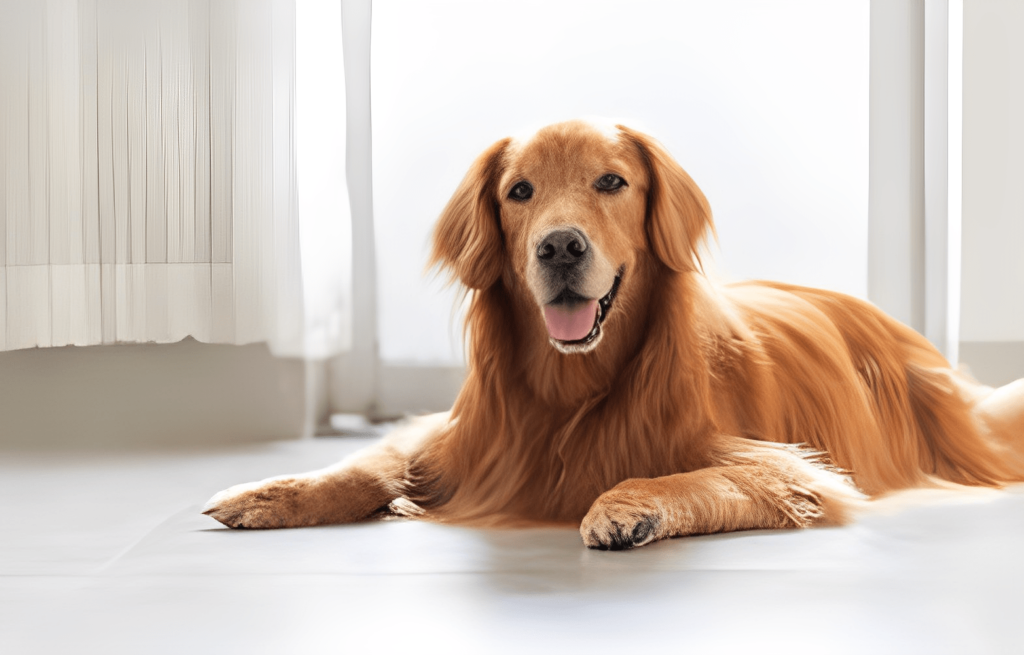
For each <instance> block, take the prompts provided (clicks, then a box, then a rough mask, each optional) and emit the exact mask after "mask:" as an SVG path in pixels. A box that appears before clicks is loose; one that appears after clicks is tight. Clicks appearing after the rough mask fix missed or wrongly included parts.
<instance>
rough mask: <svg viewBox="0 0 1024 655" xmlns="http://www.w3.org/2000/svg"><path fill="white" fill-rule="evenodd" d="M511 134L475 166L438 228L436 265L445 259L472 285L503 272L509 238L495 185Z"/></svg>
mask: <svg viewBox="0 0 1024 655" xmlns="http://www.w3.org/2000/svg"><path fill="white" fill-rule="evenodd" d="M510 141H511V139H502V140H501V141H498V142H497V143H495V144H494V145H492V146H491V147H490V148H488V149H487V150H486V151H484V153H483V154H482V155H480V156H479V157H477V159H476V161H475V162H473V165H472V166H471V167H470V169H469V172H468V173H466V177H465V178H463V180H462V184H460V185H459V188H458V189H456V190H455V194H454V195H453V196H452V198H451V200H449V201H448V205H447V206H446V207H445V208H444V211H443V212H441V218H440V219H438V221H437V227H435V228H434V246H433V249H432V251H431V254H430V266H434V265H437V264H440V265H441V266H442V267H444V268H447V269H449V270H450V271H451V272H452V274H453V276H455V277H458V278H459V279H460V280H462V283H463V284H465V285H466V286H467V287H469V288H471V289H486V288H488V287H489V286H491V285H492V284H494V283H495V282H497V280H498V278H499V277H500V276H501V269H502V266H503V263H504V252H503V250H504V244H503V239H502V234H501V221H500V218H499V216H498V206H497V205H498V196H497V191H496V189H495V186H496V185H497V183H498V176H499V175H500V174H501V164H502V156H503V155H504V153H505V148H506V146H508V144H509V142H510Z"/></svg>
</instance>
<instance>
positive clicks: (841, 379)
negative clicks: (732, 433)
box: [719, 282, 1024, 494]
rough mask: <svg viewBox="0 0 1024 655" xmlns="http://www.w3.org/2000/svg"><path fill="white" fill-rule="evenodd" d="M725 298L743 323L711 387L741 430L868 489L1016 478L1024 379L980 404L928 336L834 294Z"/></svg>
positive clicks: (733, 290)
mask: <svg viewBox="0 0 1024 655" xmlns="http://www.w3.org/2000/svg"><path fill="white" fill-rule="evenodd" d="M725 297H726V298H728V299H729V300H731V301H732V303H733V304H734V306H735V308H736V311H737V313H738V314H739V315H740V316H741V318H742V322H743V324H745V326H746V329H748V330H749V333H748V334H746V335H737V336H738V337H741V338H740V339H739V345H738V346H737V345H736V344H733V346H732V349H733V350H736V349H737V348H739V354H741V356H738V357H735V358H733V359H732V360H731V361H729V362H728V363H727V364H726V365H725V368H726V371H725V375H724V376H723V378H724V380H725V383H724V384H721V385H720V391H719V393H721V394H722V395H723V396H727V397H728V396H730V395H731V396H732V398H731V401H732V402H731V407H732V408H734V409H733V410H732V413H733V415H734V416H735V417H736V423H735V427H736V428H737V429H738V430H739V431H740V433H741V434H743V435H744V436H752V437H756V438H760V439H766V440H770V441H782V442H788V443H807V444H809V445H811V446H813V447H814V448H817V449H820V450H822V451H826V452H828V453H829V454H830V455H831V457H832V459H833V461H834V462H835V463H836V464H837V465H838V466H840V467H842V468H844V469H847V470H849V471H850V472H851V473H853V475H854V478H855V480H856V481H857V484H858V486H859V487H860V488H861V489H863V490H864V491H866V492H868V493H872V494H877V493H882V492H885V491H890V490H893V489H900V488H905V487H911V486H919V485H921V484H924V483H926V482H927V481H928V478H929V476H934V477H937V478H941V479H944V480H948V481H951V482H955V483H961V484H975V485H978V484H980V485H988V486H994V485H998V484H1000V483H1004V482H1011V481H1019V480H1024V454H1022V453H1024V385H1019V389H1018V391H1017V393H1016V394H1012V393H1011V394H1006V393H1005V392H1004V393H1003V395H1009V396H1010V397H1008V398H1001V403H1000V405H999V407H998V408H995V407H989V405H991V403H987V402H986V401H987V400H988V398H989V396H990V395H991V392H992V390H991V389H988V388H986V387H983V386H981V385H978V384H977V383H975V382H973V380H970V379H969V378H968V377H967V376H965V375H964V374H963V373H960V372H958V371H954V370H952V369H950V367H949V365H948V363H947V362H946V360H945V359H944V358H943V357H942V355H941V354H940V353H939V352H938V351H937V350H936V349H935V348H934V347H933V346H932V345H931V343H929V342H928V340H927V339H925V338H924V337H922V336H921V335H919V334H918V333H916V332H914V331H913V330H911V329H910V328H908V327H907V326H905V325H903V324H902V323H900V322H898V321H896V320H894V319H892V318H891V317H889V316H887V315H886V314H884V313H883V312H882V311H880V310H879V309H878V308H876V307H875V306H874V305H871V304H870V303H867V302H864V301H861V300H858V299H856V298H852V297H850V296H846V295H844V294H841V293H836V292H832V291H825V290H821V289H812V288H805V287H799V286H794V285H787V284H781V283H775V282H748V283H742V284H737V285H732V286H730V287H727V288H726V289H725ZM742 337H745V338H742ZM736 408H738V409H736ZM997 409H998V410H999V411H996V410H997ZM727 411H728V410H727ZM997 419H998V420H997Z"/></svg>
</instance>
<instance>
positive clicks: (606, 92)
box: [372, 0, 869, 364]
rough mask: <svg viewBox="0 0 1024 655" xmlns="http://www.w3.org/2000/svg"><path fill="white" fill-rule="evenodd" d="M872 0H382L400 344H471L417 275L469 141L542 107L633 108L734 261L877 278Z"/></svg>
mask: <svg viewBox="0 0 1024 655" xmlns="http://www.w3.org/2000/svg"><path fill="white" fill-rule="evenodd" d="M868 11H869V3H868V2H867V1H866V0H832V1H830V2H820V1H817V0H776V1H773V2H760V1H758V0H728V1H722V0H716V1H715V2H710V1H707V0H705V1H692V0H688V1H685V2H684V1H679V0H676V1H674V2H631V3H629V4H623V3H621V2H593V1H589V2H582V1H573V2H557V3H555V2H543V1H540V2H537V1H521V0H517V1H514V2H487V3H479V2H440V1H433V2H429V3H424V2H416V1H415V0H390V1H389V2H376V3H374V6H373V46H372V47H373V53H372V66H373V70H372V88H373V156H374V164H373V180H374V214H375V227H376V235H377V262H378V289H379V295H380V298H379V307H380V347H381V356H382V358H383V359H384V360H385V361H386V362H403V363H421V364H445V363H455V362H458V361H460V360H461V344H460V338H459V325H458V320H457V318H456V312H455V310H454V308H453V303H454V297H455V296H454V294H453V293H452V292H443V291H442V290H441V289H440V285H439V284H438V283H437V282H436V281H430V280H428V279H426V278H424V277H423V276H422V275H421V272H422V269H423V266H424V263H425V261H426V256H427V252H428V243H429V234H430V229H431V227H432V225H433V221H434V220H435V218H436V217H437V215H438V213H439V212H440V210H441V208H442V207H443V206H444V204H445V202H446V201H447V199H448V197H449V195H450V194H451V192H452V191H453V190H454V189H455V187H456V185H457V184H458V182H459V180H460V179H461V178H462V175H463V174H464V172H465V170H466V169H467V167H468V166H469V164H470V162H471V161H472V160H473V158H474V157H475V156H476V155H477V154H478V153H479V152H480V151H481V150H483V148H485V147H486V146H487V145H489V144H490V143H492V142H493V141H495V140H497V139H499V138H501V137H503V136H506V135H508V134H510V133H516V132H519V131H520V130H521V129H522V128H524V127H527V126H531V125H542V124H545V123H548V122H552V121H556V120H562V119H566V118H571V117H577V116H587V115H591V116H609V117H620V118H622V119H623V120H624V121H625V122H627V123H629V124H631V125H633V126H636V127H638V128H640V129H643V130H645V131H647V132H649V133H651V134H653V135H654V136H655V137H657V138H658V139H660V140H661V141H662V142H663V143H664V144H665V145H666V146H667V147H668V149H669V150H670V151H671V152H672V153H673V155H675V157H676V158H677V159H678V160H679V161H680V163H681V164H682V165H683V167H684V168H686V169H687V170H688V171H689V172H690V174H691V175H692V176H693V177H694V179H695V180H696V181H697V182H698V184H700V185H701V187H702V188H703V189H704V191H705V193H706V194H707V196H708V198H709V200H710V202H711V206H712V208H713V210H714V213H715V220H716V223H717V227H718V234H719V243H720V246H721V248H720V251H719V248H717V247H715V246H713V255H712V258H711V259H712V261H711V262H710V267H709V268H710V269H711V271H712V273H713V274H715V275H718V276H721V277H724V278H726V279H741V278H768V279H777V280H785V281H790V282H796V283H802V284H808V285H814V286H820V287H827V288H832V289H837V290H839V291H844V292H847V293H851V294H854V295H857V296H860V297H865V296H866V292H867V265H868V257H867V200H868V184H867V181H868V169H867V162H868V63H869V62H868V47H869V31H868V29H869V14H868Z"/></svg>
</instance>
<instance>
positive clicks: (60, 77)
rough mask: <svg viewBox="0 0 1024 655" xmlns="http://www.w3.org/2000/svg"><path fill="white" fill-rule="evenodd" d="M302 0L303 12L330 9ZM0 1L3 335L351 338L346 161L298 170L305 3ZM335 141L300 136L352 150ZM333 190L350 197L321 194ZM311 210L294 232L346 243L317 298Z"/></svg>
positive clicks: (320, 348)
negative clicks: (303, 248) (307, 289)
mask: <svg viewBox="0 0 1024 655" xmlns="http://www.w3.org/2000/svg"><path fill="white" fill-rule="evenodd" d="M308 4H309V6H311V7H314V11H312V13H311V12H310V11H307V10H304V15H305V16H306V18H305V20H306V21H307V22H308V21H309V20H314V21H322V20H323V16H324V15H327V16H330V15H331V11H330V9H331V5H330V4H327V3H308ZM333 4H334V5H336V4H337V2H334V3H333ZM304 6H305V4H304ZM325 9H326V10H327V13H326V14H324V11H325ZM317 12H319V13H317ZM300 13H303V12H300ZM333 14H334V16H335V17H336V20H335V23H334V25H335V28H336V29H335V32H334V36H335V37H336V45H337V51H338V52H339V53H340V39H341V29H340V16H339V15H338V9H337V8H336V7H335V8H334V9H333ZM0 15H2V17H3V18H2V21H0V300H2V302H0V312H2V314H0V324H2V325H3V326H5V329H2V330H0V349H4V350H10V349H16V348H27V347H33V346H61V345H68V344H75V345H92V344H106V343H119V342H172V341H178V340H180V339H182V338H184V337H186V336H193V337H195V338H196V339H198V340H200V341H205V342H217V343H238V344H240V343H249V342H256V341H267V342H269V344H270V346H271V349H272V350H273V351H274V352H275V354H279V355H291V356H300V355H305V354H309V352H310V351H311V350H312V351H315V352H314V354H316V355H317V356H323V355H326V354H331V353H333V352H337V351H338V350H340V349H342V348H344V347H345V345H346V339H347V336H346V325H347V321H346V316H345V305H344V303H345V302H346V300H347V294H346V293H345V292H344V291H343V290H342V289H341V287H342V286H344V285H345V284H347V283H348V279H347V277H346V273H345V270H346V269H345V265H344V262H345V261H347V258H348V252H347V251H346V250H344V248H345V247H347V243H346V242H345V239H344V235H347V225H348V208H347V200H346V196H344V189H343V185H344V174H343V170H341V171H340V173H339V172H338V171H339V169H337V168H335V169H332V170H334V172H335V174H337V175H338V177H337V178H335V179H334V180H333V185H331V184H330V181H328V182H326V183H325V181H324V180H322V179H321V180H317V179H315V178H312V179H311V180H310V181H309V182H308V184H307V183H306V182H305V181H300V180H299V179H298V171H299V169H300V168H301V167H300V166H299V164H298V163H297V159H296V150H297V147H300V146H301V144H298V145H297V141H296V134H295V133H296V128H295V126H296V121H297V115H302V114H303V111H302V108H301V107H299V108H297V107H296V93H297V92H296V5H295V3H294V2H291V1H285V0H244V1H243V0H237V1H232V0H188V1H182V2H175V1H171V0H47V1H46V2H42V1H40V2H22V1H19V0H0ZM300 51H301V48H300ZM304 56H306V57H307V58H308V55H304ZM339 71H340V62H339ZM340 75H341V73H340V72H339V73H338V77H336V78H334V79H327V80H324V81H323V82H322V84H323V85H324V86H325V87H327V88H338V87H341V86H342V85H343V80H342V79H341V78H340ZM299 95H300V96H301V95H302V94H301V93H300V94H299ZM336 95H337V94H336ZM311 97H312V98H313V99H314V100H315V99H316V98H315V96H311ZM340 98H341V102H340V111H341V112H342V114H341V116H340V123H341V125H344V113H343V112H344V95H343V90H342V92H341V96H340ZM336 100H337V98H335V101H336ZM328 137H330V138H328V139H325V140H321V141H320V142H319V143H315V144H314V145H313V146H308V147H307V148H306V150H307V151H310V152H313V151H317V150H319V151H320V152H325V151H326V152H329V151H330V149H331V148H340V152H341V155H340V156H339V157H340V158H342V159H340V161H343V153H344V135H343V134H342V135H341V136H340V143H339V137H338V135H337V134H334V135H328ZM306 141H307V142H309V141H310V139H308V138H307V139H306ZM339 157H336V159H338V158H339ZM314 168H315V167H314ZM325 184H327V186H333V187H334V188H335V189H337V187H341V191H337V190H335V191H334V192H332V193H333V195H332V194H331V193H328V196H330V198H329V200H330V201H323V199H322V198H321V199H320V200H317V198H318V195H317V192H316V189H318V188H322V187H323V186H324V185H325ZM304 186H308V188H309V196H310V198H311V199H312V200H311V201H307V202H302V203H300V198H299V195H298V193H299V189H300V187H304ZM339 194H340V196H339ZM322 195H323V194H321V196H322ZM331 198H333V200H331ZM339 198H340V199H339ZM300 205H301V208H302V211H303V212H304V213H308V214H309V215H310V221H309V225H308V231H309V233H310V234H309V235H306V237H307V238H304V239H303V243H305V242H306V241H309V240H310V238H309V237H312V239H311V240H312V241H313V242H315V241H316V240H317V237H318V236H319V237H321V238H322V237H323V236H324V234H325V230H326V233H327V234H333V235H335V237H336V238H339V239H340V241H341V243H339V244H338V246H339V248H338V261H337V262H334V264H333V269H332V270H331V271H330V272H329V273H328V278H329V280H330V284H328V285H324V284H320V285H319V287H315V285H314V287H315V288H316V289H317V290H318V291H317V293H316V294H314V295H313V296H309V295H307V296H306V297H304V290H303V283H302V279H303V264H302V262H301V260H300V224H299V212H300ZM325 226H327V227H325ZM306 229H307V225H306V223H305V222H304V223H303V230H306ZM339 234H340V235H342V237H338V235H339ZM306 273H307V275H309V274H314V275H316V274H318V273H317V271H316V270H312V269H307V270H306ZM305 306H309V310H310V311H306V309H307V308H306V307H305ZM314 324H315V325H316V328H315V329H314V328H313V327H311V326H313V325H314Z"/></svg>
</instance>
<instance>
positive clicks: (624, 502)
mask: <svg viewBox="0 0 1024 655" xmlns="http://www.w3.org/2000/svg"><path fill="white" fill-rule="evenodd" d="M630 482H632V481H630V480H627V481H626V482H624V483H622V484H620V485H618V486H616V487H615V488H614V489H612V490H610V491H606V492H605V493H603V494H601V496H600V497H599V498H598V499H597V500H595V501H594V504H593V505H591V507H590V511H589V512H587V515H586V516H585V517H583V523H582V524H581V525H580V535H581V536H582V537H583V543H584V544H585V545H586V546H587V548H597V549H599V550H625V549H627V548H636V547H637V546H643V545H644V544H648V543H650V542H652V541H655V540H657V539H661V538H662V537H663V536H664V535H663V534H661V527H662V517H661V511H660V509H659V508H658V506H657V504H656V503H655V501H653V500H652V499H651V498H650V497H649V495H648V494H646V493H644V491H643V490H642V489H641V488H635V485H631V484H629V483H630Z"/></svg>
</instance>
